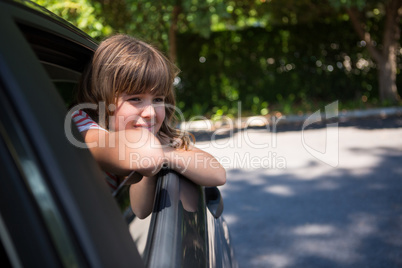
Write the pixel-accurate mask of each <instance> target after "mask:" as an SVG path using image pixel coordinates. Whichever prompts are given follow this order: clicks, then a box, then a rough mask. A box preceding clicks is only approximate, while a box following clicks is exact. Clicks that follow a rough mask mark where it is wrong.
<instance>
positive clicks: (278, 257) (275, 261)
mask: <svg viewBox="0 0 402 268" xmlns="http://www.w3.org/2000/svg"><path fill="white" fill-rule="evenodd" d="M293 262H294V261H293V258H292V257H291V256H289V255H286V254H279V253H278V254H266V255H259V256H257V257H255V258H254V259H253V260H251V264H253V265H255V266H259V267H260V266H261V267H272V268H285V267H290V266H291V265H293Z"/></svg>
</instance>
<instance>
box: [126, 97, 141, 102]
mask: <svg viewBox="0 0 402 268" xmlns="http://www.w3.org/2000/svg"><path fill="white" fill-rule="evenodd" d="M128 101H136V102H138V101H141V98H139V97H132V98H129V99H128Z"/></svg>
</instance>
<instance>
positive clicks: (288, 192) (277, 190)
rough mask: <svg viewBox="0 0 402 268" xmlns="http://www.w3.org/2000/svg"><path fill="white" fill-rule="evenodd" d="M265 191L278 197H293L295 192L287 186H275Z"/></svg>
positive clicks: (266, 188)
mask: <svg viewBox="0 0 402 268" xmlns="http://www.w3.org/2000/svg"><path fill="white" fill-rule="evenodd" d="M264 191H265V192H267V193H270V194H274V195H278V196H293V195H294V192H293V190H292V189H291V188H290V187H288V186H285V185H273V186H268V187H265V188H264Z"/></svg>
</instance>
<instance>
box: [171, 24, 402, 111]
mask: <svg viewBox="0 0 402 268" xmlns="http://www.w3.org/2000/svg"><path fill="white" fill-rule="evenodd" d="M350 28H351V26H350V24H349V22H347V21H346V22H345V21H342V20H339V21H332V22H331V23H327V24H322V23H316V24H308V25H305V24H296V25H286V26H282V27H281V28H279V27H277V28H275V29H272V30H266V29H264V28H260V27H252V28H247V29H243V30H238V31H224V32H215V33H212V35H211V37H210V39H206V38H202V37H200V36H197V35H194V34H182V35H180V36H179V49H178V51H179V55H178V56H179V66H180V68H181V69H182V70H183V71H182V73H181V74H180V77H181V83H180V84H179V86H178V89H177V97H178V99H179V102H180V104H181V105H180V108H181V109H182V110H183V111H185V112H186V116H187V117H188V118H189V117H191V115H194V114H197V115H199V114H203V115H209V116H211V117H212V118H216V117H217V116H220V115H222V114H226V115H227V114H229V115H230V114H231V115H237V112H238V102H239V101H240V102H241V105H242V112H243V113H244V114H245V115H247V114H266V113H267V112H273V111H274V110H279V111H281V112H284V113H289V112H294V110H295V107H297V109H300V110H301V111H309V110H313V109H315V108H316V107H315V106H314V103H317V105H318V104H321V103H322V102H332V101H334V100H340V101H346V102H347V101H352V102H356V103H361V104H362V105H364V104H365V103H368V102H372V103H373V102H375V101H376V100H377V99H378V85H377V71H376V69H375V64H374V63H373V62H372V61H371V60H370V57H369V56H368V54H367V51H366V50H365V47H364V43H362V42H361V41H360V40H359V39H358V38H357V36H356V35H355V34H354V32H353V30H352V29H350ZM345 29H349V30H345ZM306 40H308V41H306ZM401 67H402V66H401V63H399V68H401ZM401 82H402V81H401V79H399V80H398V84H399V88H401V86H402V85H401ZM194 96H196V97H194ZM193 107H197V110H193Z"/></svg>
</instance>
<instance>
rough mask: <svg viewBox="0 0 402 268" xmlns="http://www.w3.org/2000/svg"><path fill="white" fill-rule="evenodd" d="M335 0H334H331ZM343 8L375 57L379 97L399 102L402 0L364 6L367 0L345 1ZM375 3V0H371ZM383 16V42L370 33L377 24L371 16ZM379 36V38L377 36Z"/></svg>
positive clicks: (377, 2)
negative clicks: (397, 81) (397, 76)
mask: <svg viewBox="0 0 402 268" xmlns="http://www.w3.org/2000/svg"><path fill="white" fill-rule="evenodd" d="M331 1H332V2H333V4H335V6H336V4H337V3H334V0H331ZM344 2H346V3H345V4H344V5H343V7H344V8H345V10H346V12H347V14H348V15H349V17H350V21H351V22H352V25H353V28H354V29H355V31H356V33H357V34H358V35H359V37H360V38H361V39H362V40H364V42H365V43H366V46H367V50H368V51H369V53H370V55H371V57H372V59H373V60H374V61H375V62H376V64H377V71H378V81H379V90H380V94H379V95H380V99H381V100H382V101H389V102H391V103H396V102H397V101H399V99H400V96H399V95H398V90H397V86H396V75H397V55H398V50H399V48H400V44H399V40H400V31H401V29H400V18H401V16H402V0H386V1H375V2H374V3H370V1H368V3H367V4H365V5H364V1H356V2H354V1H353V2H354V3H352V1H344ZM371 2H373V1H371ZM376 16H383V20H384V22H383V28H382V29H383V30H382V32H383V34H382V42H381V43H379V42H378V41H376V40H375V38H374V37H373V34H372V33H371V31H372V29H373V28H375V27H376V26H378V25H375V24H371V25H370V21H369V20H370V17H376ZM378 38H380V37H379V36H378Z"/></svg>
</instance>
